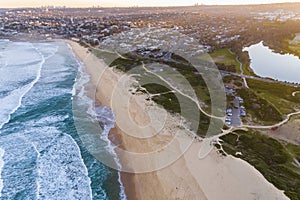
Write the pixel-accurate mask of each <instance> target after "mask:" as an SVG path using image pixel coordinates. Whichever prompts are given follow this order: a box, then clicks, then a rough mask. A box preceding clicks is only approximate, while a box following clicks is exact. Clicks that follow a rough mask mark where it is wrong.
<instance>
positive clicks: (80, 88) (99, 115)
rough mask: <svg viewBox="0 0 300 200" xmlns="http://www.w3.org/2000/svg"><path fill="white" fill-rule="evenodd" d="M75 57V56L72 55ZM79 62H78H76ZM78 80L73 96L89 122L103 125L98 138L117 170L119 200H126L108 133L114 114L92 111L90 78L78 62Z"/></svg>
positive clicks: (102, 108) (103, 108)
mask: <svg viewBox="0 0 300 200" xmlns="http://www.w3.org/2000/svg"><path fill="white" fill-rule="evenodd" d="M74 56H75V55H74ZM78 62H79V61H78ZM79 64H80V65H79V69H78V73H79V78H78V79H77V80H76V83H75V85H74V88H75V89H74V91H75V92H74V94H76V95H77V96H78V97H79V98H80V99H81V101H80V103H81V104H82V105H85V106H87V110H86V112H87V114H88V115H89V116H90V119H91V120H94V121H95V122H96V123H98V122H101V123H102V124H103V131H102V134H101V136H100V138H101V139H102V140H103V141H105V142H106V144H107V146H106V150H107V151H108V152H109V153H110V154H111V155H112V156H113V159H114V161H115V163H116V165H117V168H118V182H119V185H120V193H119V196H120V199H121V200H127V197H126V194H125V188H124V185H123V182H122V180H121V173H120V170H121V168H122V165H121V163H120V160H119V158H118V156H117V154H116V152H115V150H114V149H115V146H114V145H113V144H112V142H111V141H110V140H109V132H110V130H111V129H112V128H113V127H114V121H115V116H114V113H113V112H112V111H111V110H110V109H109V108H107V107H104V106H100V107H97V108H96V110H95V109H94V105H95V102H94V99H91V98H90V97H89V95H88V91H87V90H86V86H87V84H89V83H90V76H89V75H88V74H87V73H86V72H85V71H84V66H83V64H82V63H81V62H79ZM90 88H92V86H90V85H89V89H90Z"/></svg>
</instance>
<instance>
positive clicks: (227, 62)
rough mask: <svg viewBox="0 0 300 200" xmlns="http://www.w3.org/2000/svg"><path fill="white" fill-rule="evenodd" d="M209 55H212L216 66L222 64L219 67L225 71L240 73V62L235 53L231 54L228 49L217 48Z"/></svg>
mask: <svg viewBox="0 0 300 200" xmlns="http://www.w3.org/2000/svg"><path fill="white" fill-rule="evenodd" d="M209 55H210V56H211V57H212V59H213V60H214V62H215V63H216V65H217V66H218V67H219V66H223V67H222V68H221V69H223V70H225V71H232V72H236V73H241V71H240V64H239V63H238V62H237V60H236V55H235V54H232V53H231V52H230V51H229V49H226V48H225V49H219V50H216V51H214V52H212V53H210V54H209ZM226 67H227V68H226ZM226 69H227V70H226ZM233 69H235V70H234V71H233Z"/></svg>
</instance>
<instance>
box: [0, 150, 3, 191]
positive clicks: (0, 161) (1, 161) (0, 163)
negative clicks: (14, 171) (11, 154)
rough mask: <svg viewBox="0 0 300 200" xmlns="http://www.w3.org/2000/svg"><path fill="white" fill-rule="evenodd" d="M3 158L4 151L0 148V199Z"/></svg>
mask: <svg viewBox="0 0 300 200" xmlns="http://www.w3.org/2000/svg"><path fill="white" fill-rule="evenodd" d="M3 156H4V150H3V149H1V148H0V197H1V192H2V188H3V180H2V177H1V172H2V168H3V166H4V161H3Z"/></svg>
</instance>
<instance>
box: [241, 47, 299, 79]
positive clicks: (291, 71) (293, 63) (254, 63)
mask: <svg viewBox="0 0 300 200" xmlns="http://www.w3.org/2000/svg"><path fill="white" fill-rule="evenodd" d="M243 51H248V53H249V56H250V59H251V64H250V67H251V68H252V70H253V71H254V73H255V74H257V75H258V76H261V77H266V78H272V79H275V80H279V81H287V82H291V83H294V82H295V83H300V59H299V58H298V57H297V56H294V55H291V54H284V55H282V54H279V53H275V52H273V50H271V49H270V48H269V47H267V46H265V45H264V44H263V42H260V43H258V44H255V45H251V46H250V47H245V48H244V49H243Z"/></svg>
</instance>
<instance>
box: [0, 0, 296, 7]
mask: <svg viewBox="0 0 300 200" xmlns="http://www.w3.org/2000/svg"><path fill="white" fill-rule="evenodd" d="M282 2H300V0H0V7H2V8H10V7H40V6H46V5H54V6H67V7H91V6H101V7H115V6H117V7H123V6H127V7H128V6H189V5H194V4H196V3H198V4H202V3H203V4H207V5H216V4H220V5H228V4H229V5H230V4H265V3H282Z"/></svg>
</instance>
